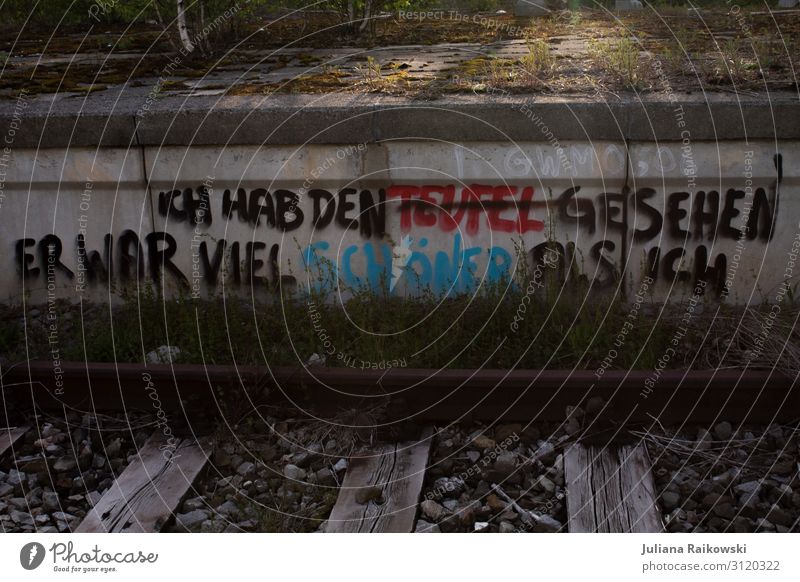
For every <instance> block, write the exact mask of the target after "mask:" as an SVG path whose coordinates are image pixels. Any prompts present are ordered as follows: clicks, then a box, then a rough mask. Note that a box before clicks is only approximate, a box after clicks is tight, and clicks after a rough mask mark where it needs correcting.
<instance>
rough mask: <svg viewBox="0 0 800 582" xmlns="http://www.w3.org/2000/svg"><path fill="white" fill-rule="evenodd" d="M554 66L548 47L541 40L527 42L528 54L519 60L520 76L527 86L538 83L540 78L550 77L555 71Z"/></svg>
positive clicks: (553, 59)
mask: <svg viewBox="0 0 800 582" xmlns="http://www.w3.org/2000/svg"><path fill="white" fill-rule="evenodd" d="M555 64H556V62H555V58H554V57H553V54H552V53H551V52H550V46H549V45H548V44H547V42H545V41H543V40H534V41H531V42H529V43H528V54H526V55H524V56H523V57H522V58H521V59H520V60H519V67H520V70H521V71H522V76H523V78H524V80H525V82H526V83H528V84H535V83H539V82H541V80H542V78H547V77H549V76H551V75H552V73H553V71H554V70H555Z"/></svg>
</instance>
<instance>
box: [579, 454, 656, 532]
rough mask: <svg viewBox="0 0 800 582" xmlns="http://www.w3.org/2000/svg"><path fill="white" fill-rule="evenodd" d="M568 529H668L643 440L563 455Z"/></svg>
mask: <svg viewBox="0 0 800 582" xmlns="http://www.w3.org/2000/svg"><path fill="white" fill-rule="evenodd" d="M564 476H565V478H566V481H567V512H568V514H569V531H570V533H574V532H583V533H585V532H605V533H627V532H635V533H657V532H661V531H663V529H664V524H663V523H662V520H661V512H660V511H659V509H658V504H657V502H656V497H657V493H656V488H655V482H654V480H653V473H652V470H651V465H650V459H649V457H648V455H647V451H646V450H645V448H644V445H643V444H641V443H640V444H638V445H635V446H631V445H624V446H619V447H615V446H606V447H597V446H585V445H582V444H580V443H578V444H575V445H573V446H571V447H570V448H569V449H567V451H566V454H565V455H564Z"/></svg>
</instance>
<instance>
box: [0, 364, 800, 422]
mask: <svg viewBox="0 0 800 582" xmlns="http://www.w3.org/2000/svg"><path fill="white" fill-rule="evenodd" d="M60 368H61V377H60V378H58V377H57V375H56V373H55V371H54V369H53V365H52V363H50V362H29V363H21V364H16V365H14V366H10V367H7V368H6V369H4V370H3V375H2V386H1V387H2V396H3V399H2V400H3V402H4V403H12V404H13V405H14V406H17V407H20V408H29V407H33V406H34V405H35V406H37V407H38V408H40V409H59V410H60V409H62V407H63V406H68V407H71V408H75V409H78V410H82V411H84V410H85V411H98V410H122V409H123V407H124V409H132V408H147V407H150V406H151V405H152V402H153V398H156V397H157V398H158V400H159V403H160V405H161V406H163V407H164V408H165V409H167V410H173V411H174V410H184V411H187V412H191V411H193V410H195V409H198V410H205V411H209V410H215V409H217V405H219V403H220V401H221V398H220V394H224V396H223V397H222V398H226V399H227V398H235V399H238V400H240V401H242V400H241V399H243V398H244V399H246V398H250V399H252V400H256V399H260V398H261V397H262V395H263V393H264V389H265V388H267V389H268V391H269V393H270V398H272V399H279V400H283V401H284V402H288V403H289V404H290V405H292V406H295V407H297V408H298V409H302V410H305V411H308V412H310V413H313V414H316V415H320V416H323V417H324V416H326V415H331V414H335V413H337V412H340V411H341V410H342V409H347V408H359V407H364V406H368V405H371V404H375V405H377V404H386V406H387V415H388V418H387V420H389V421H392V420H400V419H401V418H402V419H406V418H413V419H415V420H418V421H426V422H428V421H432V420H434V421H436V420H438V421H452V420H458V419H463V420H487V421H494V420H499V419H503V420H506V421H526V422H527V421H532V420H533V421H561V420H563V418H564V410H565V407H566V406H568V405H581V404H582V403H585V401H586V400H587V399H588V398H591V397H593V396H600V397H602V398H603V399H605V401H606V402H607V406H606V408H605V411H604V415H605V416H607V417H608V419H609V420H611V421H613V422H650V421H652V420H653V419H654V418H657V419H658V420H659V421H660V422H662V423H663V422H684V421H688V422H712V421H714V420H716V419H719V418H725V419H727V420H737V421H748V422H772V421H790V420H795V419H797V418H800V391H798V390H795V384H796V378H790V377H788V376H786V375H785V374H782V373H779V372H777V371H763V370H752V371H743V370H730V369H726V370H708V371H685V370H666V371H664V372H663V373H662V374H661V375H660V376H659V377H658V379H657V381H655V383H654V384H650V383H648V380H653V378H654V376H653V373H652V371H641V370H637V371H613V370H609V371H607V372H606V373H605V374H603V375H602V376H601V377H599V378H598V377H596V376H595V374H594V372H593V371H588V370H575V371H569V370H541V371H540V370H511V371H508V370H430V369H407V368H394V369H390V370H386V371H381V370H375V371H373V370H364V371H362V370H357V369H351V368H309V369H299V368H269V367H266V366H233V365H207V366H204V365H196V364H175V365H169V364H166V365H152V364H148V365H143V364H127V363H126V364H113V363H84V362H61V365H60ZM59 381H60V382H61V384H60V385H59V384H58V382H59ZM59 387H61V390H59ZM220 389H221V390H220ZM242 402H244V404H245V405H246V404H247V401H246V400H243V401H242Z"/></svg>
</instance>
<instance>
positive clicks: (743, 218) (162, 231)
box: [9, 183, 779, 295]
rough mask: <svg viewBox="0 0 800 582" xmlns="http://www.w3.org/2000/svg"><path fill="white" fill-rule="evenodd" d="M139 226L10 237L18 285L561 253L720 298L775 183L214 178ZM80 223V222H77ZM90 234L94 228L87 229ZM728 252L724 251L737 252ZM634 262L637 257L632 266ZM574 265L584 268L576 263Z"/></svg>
mask: <svg viewBox="0 0 800 582" xmlns="http://www.w3.org/2000/svg"><path fill="white" fill-rule="evenodd" d="M152 206H153V214H154V224H156V225H159V227H158V228H155V229H153V230H152V231H150V232H142V231H138V232H137V231H135V230H133V229H130V228H127V229H122V230H120V231H118V232H105V233H103V234H102V242H101V243H100V244H96V243H95V244H89V243H87V236H86V233H85V232H79V233H77V234H76V235H75V236H74V237H72V238H70V237H69V236H66V237H65V236H64V235H63V234H62V235H61V236H59V235H57V234H54V233H50V234H44V235H42V236H39V237H31V236H25V237H20V238H17V239H15V240H14V241H13V248H11V249H9V251H10V252H11V253H13V257H14V263H15V265H16V270H17V273H18V275H19V277H20V278H21V279H23V280H24V281H25V282H26V286H28V287H35V286H36V284H37V283H39V284H42V283H43V282H44V281H45V280H50V278H52V277H55V278H56V279H57V280H58V281H59V282H60V283H62V284H64V285H65V286H70V285H73V286H74V287H75V288H76V290H78V291H79V292H82V291H85V290H88V289H91V288H94V287H97V286H108V285H112V284H113V285H125V284H126V283H129V282H133V281H145V280H147V281H151V282H153V283H160V282H162V281H166V280H168V281H169V282H170V284H173V285H176V286H178V287H184V288H187V289H190V290H191V291H192V292H193V293H199V291H200V289H201V288H202V289H204V290H205V291H208V290H215V289H217V288H219V286H220V285H222V284H223V283H224V284H225V285H226V286H234V287H236V286H247V287H252V288H260V289H266V290H274V289H276V288H278V287H279V286H281V287H288V288H294V287H296V286H297V285H300V286H301V287H303V286H305V285H318V284H320V283H319V279H320V277H318V276H317V275H318V274H319V273H321V272H322V271H323V270H324V269H325V268H327V269H328V270H329V272H330V273H332V275H333V278H334V279H335V280H336V281H337V282H340V283H341V284H343V285H345V286H346V287H349V288H364V287H367V288H370V289H373V290H382V291H383V292H388V293H414V292H420V291H424V290H431V291H433V292H435V293H437V294H445V293H461V292H469V291H471V290H473V289H475V288H476V287H477V286H478V285H481V284H485V283H491V284H495V283H499V284H502V283H504V282H509V281H512V280H513V275H514V272H515V269H516V265H517V261H518V260H520V257H522V258H523V260H525V261H527V263H528V264H529V265H536V264H539V263H541V261H542V260H543V257H544V256H545V254H547V253H552V252H553V251H556V254H557V255H558V257H560V260H559V264H558V265H557V268H556V269H554V271H555V272H556V273H557V274H558V275H557V276H558V277H559V279H560V281H561V282H569V281H570V280H571V279H573V278H576V277H584V278H586V277H589V279H590V281H591V283H592V284H593V285H597V286H600V287H602V286H610V285H613V284H614V283H615V282H616V281H618V280H619V279H620V277H624V275H625V271H626V270H627V269H630V268H632V265H634V264H635V263H636V266H637V268H641V269H642V272H643V274H644V275H646V276H648V277H650V278H651V279H652V280H654V281H658V280H663V281H669V282H675V283H678V284H685V285H686V286H687V287H694V286H696V284H697V283H698V282H699V281H705V282H708V284H709V285H708V288H709V289H711V290H713V292H714V293H715V294H717V295H719V294H721V293H724V292H725V290H726V278H727V272H728V269H729V265H730V263H731V259H730V257H729V256H728V254H727V253H726V251H725V249H726V248H728V249H729V248H730V246H731V245H730V244H729V245H728V247H724V244H721V243H726V242H727V243H731V244H735V245H744V244H753V243H754V244H764V245H765V244H767V243H768V242H769V241H770V240H771V239H772V238H773V235H774V232H775V223H776V216H777V213H778V206H779V197H778V189H777V185H776V184H773V185H762V186H757V187H753V188H750V187H748V188H744V187H742V188H736V187H730V188H727V189H724V190H714V189H706V190H698V191H695V192H692V193H690V192H685V191H666V192H665V191H663V190H661V191H659V190H658V189H656V188H653V187H650V186H644V187H639V188H637V189H635V190H631V189H628V188H623V189H622V190H621V191H608V192H606V191H598V189H597V188H596V187H585V186H582V185H580V184H577V183H576V184H573V185H570V186H569V187H564V188H561V189H560V190H558V191H553V189H552V188H543V187H541V185H537V186H534V185H531V184H508V185H485V184H480V183H474V184H465V185H464V184H438V185H437V184H432V185H418V184H387V185H386V186H385V187H383V188H371V189H368V188H356V187H352V188H340V189H323V188H314V189H311V190H308V191H305V190H304V189H297V190H291V189H275V190H271V191H270V190H267V189H265V188H249V189H247V188H228V189H224V188H211V187H209V186H208V185H206V184H203V185H199V186H195V185H191V186H190V185H187V186H186V187H184V188H180V189H173V190H167V191H160V192H153V198H152ZM82 230H83V229H82ZM95 240H97V238H96V239H95ZM734 251H735V247H734ZM637 261H639V262H642V263H643V264H642V265H638V263H637ZM576 265H580V268H577V269H576V268H575V267H576Z"/></svg>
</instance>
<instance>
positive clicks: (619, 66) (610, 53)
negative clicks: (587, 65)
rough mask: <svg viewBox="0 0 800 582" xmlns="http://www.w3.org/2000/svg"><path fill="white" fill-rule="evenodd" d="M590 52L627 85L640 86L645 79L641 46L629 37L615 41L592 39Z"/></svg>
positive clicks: (617, 78)
mask: <svg viewBox="0 0 800 582" xmlns="http://www.w3.org/2000/svg"><path fill="white" fill-rule="evenodd" d="M589 52H590V54H591V55H592V56H593V58H594V59H595V60H596V61H598V62H599V63H600V65H601V66H603V67H604V68H605V69H606V70H607V71H608V72H609V73H611V75H612V76H613V77H614V78H615V79H616V80H618V81H620V82H622V83H624V84H625V85H626V86H629V87H633V88H638V87H640V85H641V83H642V81H643V80H644V71H643V68H642V65H641V61H640V55H639V46H638V44H637V43H636V42H634V41H633V40H632V39H631V38H629V37H622V38H620V39H617V40H616V41H614V42H608V41H597V40H592V41H590V42H589Z"/></svg>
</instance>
